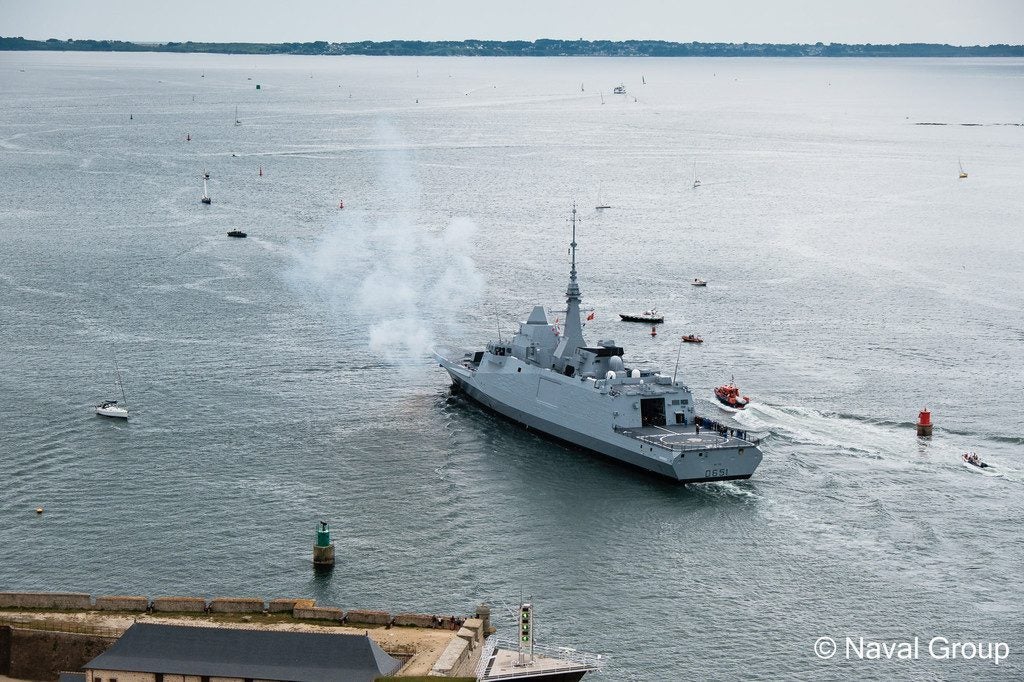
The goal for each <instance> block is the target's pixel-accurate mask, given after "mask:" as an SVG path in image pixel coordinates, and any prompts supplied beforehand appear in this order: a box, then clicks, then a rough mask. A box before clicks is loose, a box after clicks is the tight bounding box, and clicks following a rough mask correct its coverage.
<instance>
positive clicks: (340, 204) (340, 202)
mask: <svg viewBox="0 0 1024 682" xmlns="http://www.w3.org/2000/svg"><path fill="white" fill-rule="evenodd" d="M338 208H345V200H344V199H342V200H341V201H339V202H338Z"/></svg>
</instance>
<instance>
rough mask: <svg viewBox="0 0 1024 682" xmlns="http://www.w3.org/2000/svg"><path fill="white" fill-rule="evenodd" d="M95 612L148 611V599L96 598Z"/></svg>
mask: <svg viewBox="0 0 1024 682" xmlns="http://www.w3.org/2000/svg"><path fill="white" fill-rule="evenodd" d="M96 610H97V611H148V610H149V597H122V596H110V597H96Z"/></svg>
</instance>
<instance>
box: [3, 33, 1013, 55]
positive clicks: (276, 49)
mask: <svg viewBox="0 0 1024 682" xmlns="http://www.w3.org/2000/svg"><path fill="white" fill-rule="evenodd" d="M0 51H58V52H61V51H63V52H67V51H72V52H177V53H207V54H300V55H366V56H376V57H392V56H393V57H1024V45H1002V44H999V45H973V46H964V45H942V44H935V43H900V44H898V45H872V44H870V43H868V44H843V43H829V44H825V43H814V44H810V43H793V44H779V43H673V42H666V41H662V40H622V41H615V40H550V39H542V40H534V41H527V40H452V41H448V40H439V41H419V40H389V41H384V42H375V41H362V42H355V43H330V42H327V41H322V40H320V41H316V42H311V43H195V42H191V41H188V42H184V43H178V42H167V43H134V42H128V41H122V40H74V39H70V38H69V39H68V40H57V39H56V38H50V39H48V40H26V39H25V38H21V37H17V38H4V37H0Z"/></svg>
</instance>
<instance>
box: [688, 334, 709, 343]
mask: <svg viewBox="0 0 1024 682" xmlns="http://www.w3.org/2000/svg"><path fill="white" fill-rule="evenodd" d="M683 341H685V342H686V343H704V339H702V338H700V337H699V336H697V335H696V334H687V335H686V336H684V337H683Z"/></svg>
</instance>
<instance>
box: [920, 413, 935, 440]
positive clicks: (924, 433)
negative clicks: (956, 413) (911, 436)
mask: <svg viewBox="0 0 1024 682" xmlns="http://www.w3.org/2000/svg"><path fill="white" fill-rule="evenodd" d="M917 435H918V436H919V437H921V438H931V435H932V413H931V412H929V411H928V408H927V407H926V408H924V409H923V410H921V412H920V414H918V415H917Z"/></svg>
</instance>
